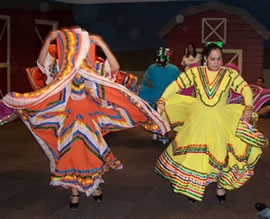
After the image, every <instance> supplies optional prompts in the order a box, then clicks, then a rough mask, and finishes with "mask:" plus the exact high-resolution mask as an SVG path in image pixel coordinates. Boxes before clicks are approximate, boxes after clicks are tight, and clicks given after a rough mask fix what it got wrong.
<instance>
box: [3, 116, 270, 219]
mask: <svg viewBox="0 0 270 219" xmlns="http://www.w3.org/2000/svg"><path fill="white" fill-rule="evenodd" d="M269 122H270V119H260V121H259V124H258V125H259V128H260V130H261V131H262V132H263V133H264V134H266V135H267V136H268V137H269V136H270V126H269ZM106 139H107V142H108V143H109V145H110V147H111V149H112V151H113V152H114V154H115V155H116V156H117V157H118V158H119V159H120V160H121V161H122V163H123V164H124V169H123V170H119V171H109V172H108V173H107V174H105V175H104V180H105V184H103V192H104V197H103V198H104V200H103V201H102V203H100V204H97V203H95V202H94V201H93V199H92V197H88V198H87V197H86V196H85V195H81V200H80V207H79V208H78V209H77V210H74V211H72V210H70V209H69V206H68V202H69V196H70V191H69V190H65V189H63V188H61V187H52V186H50V185H49V175H50V172H49V162H48V159H47V157H46V156H45V154H44V152H43V151H42V149H41V148H40V146H39V145H38V143H37V142H36V140H35V139H34V137H32V135H31V134H30V133H29V132H28V130H27V129H26V127H25V126H24V124H23V123H22V122H21V121H16V122H13V123H11V124H8V125H5V126H2V127H0V144H1V147H0V152H1V157H0V166H1V169H0V171H1V172H0V184H1V187H0V218H1V219H6V218H20V219H24V218H26V219H44V218H49V219H53V218H65V219H69V218H76V219H77V218H82V219H83V218H98V219H103V218H104V219H105V218H109V219H110V218H113V219H122V218H123V219H135V218H138V219H141V218H142V219H143V218H149V219H152V218H153V219H163V218H164V219H182V218H183V219H198V218H204V219H214V218H215V219H234V218H235V219H242V218H243V219H255V218H256V213H257V211H256V210H255V208H254V204H255V202H257V201H262V202H265V203H266V204H269V205H270V147H268V148H266V149H265V150H264V154H263V156H262V157H261V159H260V160H259V162H258V164H257V166H256V169H255V175H254V176H253V177H252V178H251V180H250V181H249V182H248V183H247V184H246V185H245V186H243V187H242V188H240V189H237V190H234V191H231V192H228V193H227V201H226V203H225V204H219V203H218V201H217V199H216V197H215V185H214V184H213V185H210V186H209V187H207V189H206V193H205V198H204V200H203V201H202V202H196V203H194V204H190V203H189V202H188V201H187V199H186V197H184V196H182V195H177V194H174V193H173V192H172V189H171V188H170V184H169V183H168V182H166V181H165V180H164V179H163V178H161V177H159V176H158V175H156V174H155V173H154V172H153V167H154V164H155V161H156V159H157V157H158V156H159V154H160V153H161V152H162V151H163V149H164V148H165V145H163V144H161V143H159V142H153V141H152V140H151V134H150V133H148V132H146V131H144V130H143V129H142V128H140V127H138V128H134V129H130V130H125V131H121V132H117V133H111V134H109V135H107V136H106Z"/></svg>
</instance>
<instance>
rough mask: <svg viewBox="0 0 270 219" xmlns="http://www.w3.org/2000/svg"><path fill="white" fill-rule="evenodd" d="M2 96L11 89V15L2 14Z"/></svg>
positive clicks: (0, 84) (0, 66)
mask: <svg viewBox="0 0 270 219" xmlns="http://www.w3.org/2000/svg"><path fill="white" fill-rule="evenodd" d="M0 51H1V52H0V97H2V96H3V95H5V94H6V93H7V92H9V91H10V16H6V15H0Z"/></svg>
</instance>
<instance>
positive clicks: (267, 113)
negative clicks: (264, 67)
mask: <svg viewBox="0 0 270 219" xmlns="http://www.w3.org/2000/svg"><path fill="white" fill-rule="evenodd" d="M264 83H265V80H264V78H263V77H258V78H257V80H256V85H257V86H259V87H260V88H261V89H263V91H262V92H263V93H265V95H264V96H263V98H260V99H261V100H264V102H263V104H262V105H261V107H260V108H259V110H258V111H257V114H258V115H259V117H261V118H269V117H270V100H269V93H270V92H269V89H266V88H265V85H264ZM266 91H268V92H266Z"/></svg>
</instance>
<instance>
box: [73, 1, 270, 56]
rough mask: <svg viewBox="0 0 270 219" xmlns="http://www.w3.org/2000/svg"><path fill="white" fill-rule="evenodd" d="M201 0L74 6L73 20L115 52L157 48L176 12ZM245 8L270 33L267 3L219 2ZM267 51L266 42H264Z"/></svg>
mask: <svg viewBox="0 0 270 219" xmlns="http://www.w3.org/2000/svg"><path fill="white" fill-rule="evenodd" d="M205 2H206V1H205V0H198V1H194V0H191V1H185V2H177V1H175V2H156V3H114V4H94V5H76V6H75V7H74V19H75V21H76V23H77V24H78V25H80V26H82V27H84V28H86V29H87V30H88V31H90V32H93V33H97V34H100V35H102V36H103V37H104V39H105V40H106V41H107V42H108V43H109V45H110V46H111V48H112V49H113V50H115V51H125V50H138V49H147V48H157V47H159V46H162V45H165V41H164V40H163V39H160V38H159V36H158V35H157V32H158V31H159V30H160V29H161V28H162V27H163V26H164V25H165V24H166V23H167V22H168V21H169V20H170V19H171V18H172V17H174V16H175V15H176V14H177V13H178V12H179V11H180V10H182V9H184V8H186V7H189V6H194V5H198V4H202V3H205ZM219 2H220V3H224V4H228V5H231V6H235V7H240V8H244V9H246V10H247V11H248V12H249V13H250V14H251V15H252V16H254V17H255V18H256V19H257V20H258V21H259V22H260V23H261V24H262V25H264V27H265V28H266V29H267V30H268V31H270V15H269V14H270V0H257V1H255V0H231V1H229V0H219ZM265 45H266V47H267V48H270V40H268V41H266V42H265Z"/></svg>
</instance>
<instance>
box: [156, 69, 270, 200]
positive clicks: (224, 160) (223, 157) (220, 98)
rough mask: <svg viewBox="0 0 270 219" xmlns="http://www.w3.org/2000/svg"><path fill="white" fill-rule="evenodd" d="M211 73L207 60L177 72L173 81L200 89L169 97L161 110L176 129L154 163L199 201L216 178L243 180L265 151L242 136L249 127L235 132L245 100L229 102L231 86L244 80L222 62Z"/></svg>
mask: <svg viewBox="0 0 270 219" xmlns="http://www.w3.org/2000/svg"><path fill="white" fill-rule="evenodd" d="M209 76H210V74H209V73H208V71H207V68H206V67H205V66H202V67H194V68H191V69H189V70H188V71H187V72H186V73H182V74H181V75H180V76H179V78H178V80H177V81H176V85H175V86H179V89H183V88H188V87H191V86H194V91H195V92H196V95H195V97H192V96H185V95H181V94H175V95H173V96H171V97H169V99H167V100H166V108H165V111H164V113H163V116H164V118H166V119H167V121H168V123H169V124H170V125H171V127H172V128H173V129H174V130H175V131H177V134H176V136H175V138H174V139H173V140H172V142H171V143H170V144H169V145H168V147H167V148H166V149H165V150H164V152H163V153H162V154H161V156H160V157H159V158H158V160H157V163H156V166H155V172H156V173H158V174H159V175H161V176H162V177H164V178H165V179H167V180H168V181H169V182H171V184H172V188H173V191H174V192H176V193H181V194H184V195H186V196H188V197H191V198H193V199H195V200H199V201H201V200H202V199H203V195H204V191H205V188H206V186H207V185H209V184H210V183H212V182H218V184H219V185H220V186H222V187H223V188H225V189H227V190H232V189H235V188H239V187H240V186H242V185H244V184H245V183H246V182H247V181H248V179H249V178H250V177H251V176H252V175H253V174H254V167H255V164H256V163H257V161H258V159H259V158H260V156H261V154H262V149H261V148H262V145H261V144H255V145H256V146H254V144H250V142H249V141H245V140H243V139H244V137H245V136H244V135H245V134H246V132H244V134H242V133H243V132H241V130H240V132H239V133H238V134H240V135H241V138H240V137H237V136H236V129H237V127H239V121H240V118H241V115H242V111H243V109H244V106H243V105H241V104H228V103H227V98H228V95H229V92H230V89H233V90H234V92H236V93H238V94H241V92H242V90H243V89H244V88H245V86H247V84H246V82H244V81H243V79H242V78H241V76H240V75H239V74H238V73H237V72H236V71H234V70H232V69H227V68H221V69H220V71H219V72H218V73H217V76H215V77H214V78H210V77H209ZM169 89H171V86H170V87H169ZM242 127H243V126H242ZM253 133H254V134H256V136H258V141H259V142H261V141H262V142H264V143H267V141H266V139H265V137H264V136H263V135H262V134H261V135H257V134H258V132H257V130H255V129H254V130H253ZM242 137H243V138H242ZM261 137H262V139H261ZM264 146H265V145H264Z"/></svg>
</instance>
